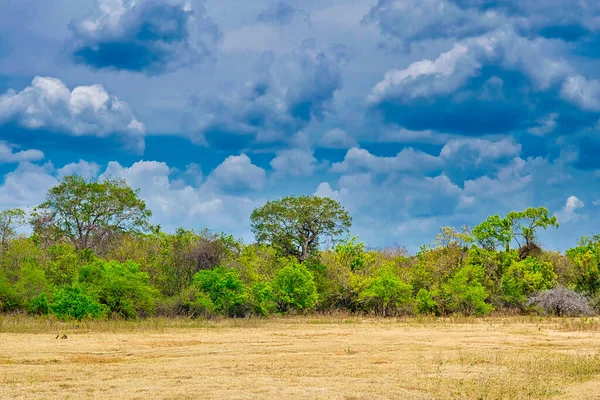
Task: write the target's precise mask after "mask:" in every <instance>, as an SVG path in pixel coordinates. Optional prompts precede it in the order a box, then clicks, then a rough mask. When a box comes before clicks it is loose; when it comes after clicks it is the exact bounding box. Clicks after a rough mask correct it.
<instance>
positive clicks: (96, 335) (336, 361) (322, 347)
mask: <svg viewBox="0 0 600 400" xmlns="http://www.w3.org/2000/svg"><path fill="white" fill-rule="evenodd" d="M59 334H60V335H62V334H66V336H67V339H60V338H59V339H56V336H57V335H59ZM0 397H1V398H7V399H8V398H10V399H18V398H39V399H65V398H73V399H80V398H99V399H100V398H101V399H109V398H111V399H112V398H130V399H149V398H164V399H186V398H190V399H219V400H227V399H278V400H282V399H295V398H306V399H345V400H358V399H365V400H366V399H369V400H370V399H456V398H468V399H471V398H472V399H501V398H507V399H508V398H515V399H517V398H519V399H520V398H522V399H529V398H532V399H537V398H562V399H593V398H599V399H600V321H599V320H597V319H587V320H579V319H539V318H525V317H506V318H486V319H468V318H455V319H453V318H450V319H435V318H425V319H415V318H412V319H368V318H357V317H347V316H329V317H295V318H276V319H270V320H252V319H250V320H224V321H216V322H208V321H199V320H195V321H194V320H161V319H151V320H144V321H138V322H127V321H98V322H87V323H60V322H57V321H55V320H48V319H33V318H27V317H19V316H12V317H0Z"/></svg>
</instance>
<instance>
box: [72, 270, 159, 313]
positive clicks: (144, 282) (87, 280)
mask: <svg viewBox="0 0 600 400" xmlns="http://www.w3.org/2000/svg"><path fill="white" fill-rule="evenodd" d="M79 283H80V285H82V286H83V287H85V288H86V290H87V291H88V292H90V293H95V294H96V297H97V299H98V300H99V301H100V303H102V304H105V305H106V306H108V307H109V309H110V311H111V312H114V313H115V314H117V315H119V316H120V317H123V318H137V317H139V316H147V315H151V314H153V313H154V311H155V309H156V303H157V299H158V290H156V289H155V288H154V287H152V285H150V281H149V279H148V274H147V273H145V272H143V271H140V267H139V265H137V264H135V263H134V262H131V261H127V262H124V263H119V262H116V261H105V260H101V259H97V260H95V261H94V262H92V263H90V264H88V265H86V266H84V267H82V268H81V270H80V272H79Z"/></svg>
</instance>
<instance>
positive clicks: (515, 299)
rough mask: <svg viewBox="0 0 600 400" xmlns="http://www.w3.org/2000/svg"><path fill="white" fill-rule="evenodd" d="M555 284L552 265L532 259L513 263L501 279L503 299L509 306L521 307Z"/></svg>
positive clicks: (528, 258)
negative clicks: (535, 295)
mask: <svg viewBox="0 0 600 400" xmlns="http://www.w3.org/2000/svg"><path fill="white" fill-rule="evenodd" d="M555 284H556V274H555V273H554V270H553V269H552V264H550V263H549V262H547V261H541V260H538V259H536V258H534V257H527V258H526V259H524V260H521V261H513V263H512V264H511V265H510V267H509V268H508V270H507V271H506V273H505V274H504V276H503V277H502V288H503V291H504V296H503V299H504V301H505V303H507V304H508V305H510V306H517V307H523V306H524V305H525V303H526V301H527V298H528V297H529V296H531V295H533V294H534V293H537V292H539V291H542V290H546V289H551V288H552V287H554V285H555Z"/></svg>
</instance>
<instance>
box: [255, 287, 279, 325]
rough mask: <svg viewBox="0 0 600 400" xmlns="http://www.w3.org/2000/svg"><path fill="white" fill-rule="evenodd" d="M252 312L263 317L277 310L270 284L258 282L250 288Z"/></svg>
mask: <svg viewBox="0 0 600 400" xmlns="http://www.w3.org/2000/svg"><path fill="white" fill-rule="evenodd" d="M251 294H252V300H251V304H252V312H254V314H256V315H260V316H263V317H266V316H268V315H269V314H272V313H274V312H275V311H276V310H277V303H276V302H275V299H274V296H273V288H272V287H271V285H270V284H268V283H264V282H259V283H257V284H256V285H254V286H253V287H252V290H251Z"/></svg>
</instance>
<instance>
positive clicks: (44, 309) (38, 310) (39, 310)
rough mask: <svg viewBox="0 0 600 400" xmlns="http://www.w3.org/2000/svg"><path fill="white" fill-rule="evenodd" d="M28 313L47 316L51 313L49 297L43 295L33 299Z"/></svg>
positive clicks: (28, 306)
mask: <svg viewBox="0 0 600 400" xmlns="http://www.w3.org/2000/svg"><path fill="white" fill-rule="evenodd" d="M27 312H28V313H29V314H39V315H46V314H48V313H49V312H50V305H49V303H48V296H46V293H42V294H40V295H39V296H37V297H35V298H33V299H31V301H29V302H28V303H27Z"/></svg>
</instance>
